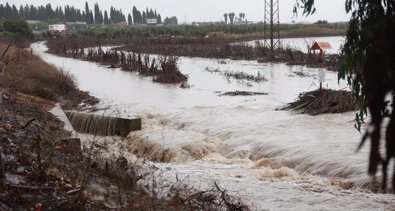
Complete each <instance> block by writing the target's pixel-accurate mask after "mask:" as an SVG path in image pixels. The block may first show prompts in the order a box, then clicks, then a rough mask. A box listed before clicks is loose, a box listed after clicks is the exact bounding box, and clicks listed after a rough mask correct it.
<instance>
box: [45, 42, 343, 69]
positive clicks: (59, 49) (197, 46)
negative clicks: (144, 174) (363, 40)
mask: <svg viewBox="0 0 395 211" xmlns="http://www.w3.org/2000/svg"><path fill="white" fill-rule="evenodd" d="M234 42H236V39H232V38H224V37H211V38H210V37H208V38H205V37H155V38H131V39H96V38H93V37H81V36H70V37H58V38H56V39H50V40H49V41H48V42H47V45H48V47H49V50H50V52H51V53H55V54H58V55H61V54H64V52H69V51H81V48H88V47H96V46H103V45H120V46H122V47H118V48H116V50H119V51H126V52H139V53H145V54H160V55H165V56H176V57H179V56H186V57H202V58H216V59H235V60H258V62H282V63H287V64H289V65H308V66H312V67H314V66H317V60H318V55H315V54H310V53H309V54H306V53H303V52H301V51H299V50H294V49H290V48H279V49H275V51H273V52H272V51H271V50H270V49H269V48H267V47H265V46H263V45H262V44H261V43H257V44H256V45H247V44H245V43H237V44H235V43H234ZM325 61H326V63H327V64H328V66H327V69H329V70H337V61H338V56H337V55H326V58H325Z"/></svg>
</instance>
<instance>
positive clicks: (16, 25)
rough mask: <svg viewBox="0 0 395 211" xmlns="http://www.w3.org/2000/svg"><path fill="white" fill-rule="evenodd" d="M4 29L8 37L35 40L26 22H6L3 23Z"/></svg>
mask: <svg viewBox="0 0 395 211" xmlns="http://www.w3.org/2000/svg"><path fill="white" fill-rule="evenodd" d="M3 28H4V31H5V32H7V34H8V36H12V37H14V38H28V39H33V38H34V35H33V32H32V30H31V29H30V28H29V26H28V25H27V23H26V21H24V20H6V21H4V22H3Z"/></svg>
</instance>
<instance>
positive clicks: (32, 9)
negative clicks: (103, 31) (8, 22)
mask: <svg viewBox="0 0 395 211" xmlns="http://www.w3.org/2000/svg"><path fill="white" fill-rule="evenodd" d="M0 19H24V20H38V21H44V22H47V21H50V20H54V21H65V22H86V23H87V24H100V25H102V24H105V25H108V24H117V23H122V22H126V21H127V22H128V25H132V24H147V23H148V20H149V19H156V23H157V24H161V23H164V24H171V25H176V24H177V23H178V21H177V18H176V17H170V18H165V21H162V16H161V15H160V14H159V13H158V12H157V11H156V10H154V9H152V8H151V9H148V8H147V9H146V10H145V11H142V12H141V11H140V10H138V9H137V8H136V7H135V6H133V11H132V14H128V18H127V20H126V16H125V14H123V13H122V10H121V9H120V10H117V9H116V8H114V7H111V9H110V11H109V12H107V10H104V12H103V11H102V10H101V9H100V7H99V4H97V3H95V4H94V8H93V10H92V9H90V7H89V4H88V2H85V9H84V10H80V9H77V8H75V7H73V6H69V5H66V6H64V7H60V6H57V7H56V8H53V7H52V5H51V4H47V5H45V6H43V5H41V6H34V5H25V6H23V5H21V6H19V9H18V8H17V6H15V5H14V4H13V5H12V6H11V5H10V4H9V3H8V2H7V3H6V4H5V5H3V4H0Z"/></svg>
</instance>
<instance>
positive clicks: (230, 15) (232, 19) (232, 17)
mask: <svg viewBox="0 0 395 211" xmlns="http://www.w3.org/2000/svg"><path fill="white" fill-rule="evenodd" d="M235 16H236V14H235V13H234V12H231V13H229V19H230V24H233V23H234V21H235Z"/></svg>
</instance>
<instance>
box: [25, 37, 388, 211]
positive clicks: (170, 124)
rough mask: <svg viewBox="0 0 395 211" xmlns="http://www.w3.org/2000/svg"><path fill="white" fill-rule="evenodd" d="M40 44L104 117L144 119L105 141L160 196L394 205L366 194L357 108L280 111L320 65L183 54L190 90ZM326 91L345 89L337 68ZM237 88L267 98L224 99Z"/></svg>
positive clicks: (318, 206)
mask: <svg viewBox="0 0 395 211" xmlns="http://www.w3.org/2000/svg"><path fill="white" fill-rule="evenodd" d="M340 42H341V38H339V39H338V40H337V43H340ZM32 47H33V49H34V51H35V52H36V53H37V54H39V55H40V56H41V57H42V58H43V59H44V60H45V61H47V62H49V63H51V64H54V65H55V66H58V67H61V68H63V69H64V70H65V71H67V72H69V73H70V74H72V75H73V76H74V78H75V80H76V81H77V83H78V85H79V87H80V89H82V90H84V91H89V92H90V93H91V94H92V95H94V96H96V97H98V98H100V99H101V100H102V102H101V104H100V105H99V106H100V107H102V108H105V109H104V110H102V111H99V113H104V114H107V115H115V116H120V117H131V116H135V115H139V116H141V117H142V121H143V129H142V130H141V131H137V132H132V133H131V134H129V137H128V139H127V140H124V141H122V142H120V141H113V142H111V141H110V142H108V143H106V144H107V145H108V146H109V148H110V149H109V152H108V153H109V154H111V153H112V154H117V153H118V154H119V153H121V154H122V155H124V156H126V157H134V156H138V157H140V158H144V159H145V160H149V161H150V162H149V165H150V166H151V167H150V169H151V171H154V173H153V175H154V176H155V178H156V179H157V180H160V181H161V182H160V184H162V185H163V187H162V188H161V189H162V190H166V187H168V186H166V184H173V183H178V184H179V185H187V186H188V187H189V188H191V189H197V190H199V189H205V188H210V187H211V186H212V185H213V183H214V182H218V184H219V185H220V186H221V187H223V188H225V189H226V190H228V191H229V193H230V194H231V195H233V196H236V197H239V198H240V199H242V200H243V201H244V202H246V203H247V204H249V205H250V206H251V207H252V209H253V210H265V209H268V210H390V209H393V205H394V204H395V196H393V195H391V194H373V193H371V192H370V191H369V190H368V189H366V188H364V186H365V185H366V184H367V182H368V181H369V178H368V176H367V175H366V171H367V159H368V149H367V147H365V148H364V149H363V150H361V151H360V152H359V153H356V152H355V150H356V147H357V146H358V144H359V141H360V138H361V134H360V133H359V132H358V131H356V130H355V129H354V127H353V119H354V116H355V113H354V112H349V113H344V114H328V115H319V116H308V115H303V114H297V113H295V112H292V111H281V110H280V111H278V110H276V109H277V108H281V107H283V106H284V105H286V104H287V103H288V102H291V101H293V100H294V99H295V98H297V96H298V94H299V93H301V92H306V91H311V90H314V89H316V88H317V80H318V79H317V75H318V73H317V72H318V70H317V69H311V68H306V67H300V66H286V65H284V64H259V63H257V62H255V61H233V60H215V59H202V58H184V57H181V58H180V65H179V67H180V70H181V72H183V73H185V74H188V75H189V84H190V85H191V88H189V89H182V88H179V87H178V86H176V85H163V84H157V83H153V82H152V80H151V79H150V78H143V77H140V76H138V75H137V74H135V73H128V72H123V71H120V70H118V69H107V68H105V67H103V66H100V65H97V64H94V63H91V62H86V61H79V60H75V59H71V58H61V57H58V56H54V55H50V54H47V53H45V50H46V46H45V45H44V43H42V42H39V43H35V44H33V46H32ZM206 69H209V70H213V69H217V70H220V71H230V72H240V71H241V72H245V73H249V74H253V75H257V74H258V72H259V74H261V75H264V76H265V77H266V78H267V79H268V80H267V81H265V82H261V83H255V82H247V81H236V80H233V79H228V78H226V77H224V76H223V75H221V74H220V73H211V72H209V71H206ZM300 71H303V72H304V73H305V74H304V76H303V77H301V76H300V74H297V73H298V72H300ZM324 86H325V87H328V88H331V89H347V88H346V87H347V85H346V84H345V82H343V81H340V83H338V80H337V75H336V73H333V72H327V82H326V83H325V84H324ZM236 90H242V91H254V92H266V93H268V95H263V96H235V97H229V96H220V93H223V92H227V91H236ZM147 149H148V150H147ZM152 166H154V167H152Z"/></svg>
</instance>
